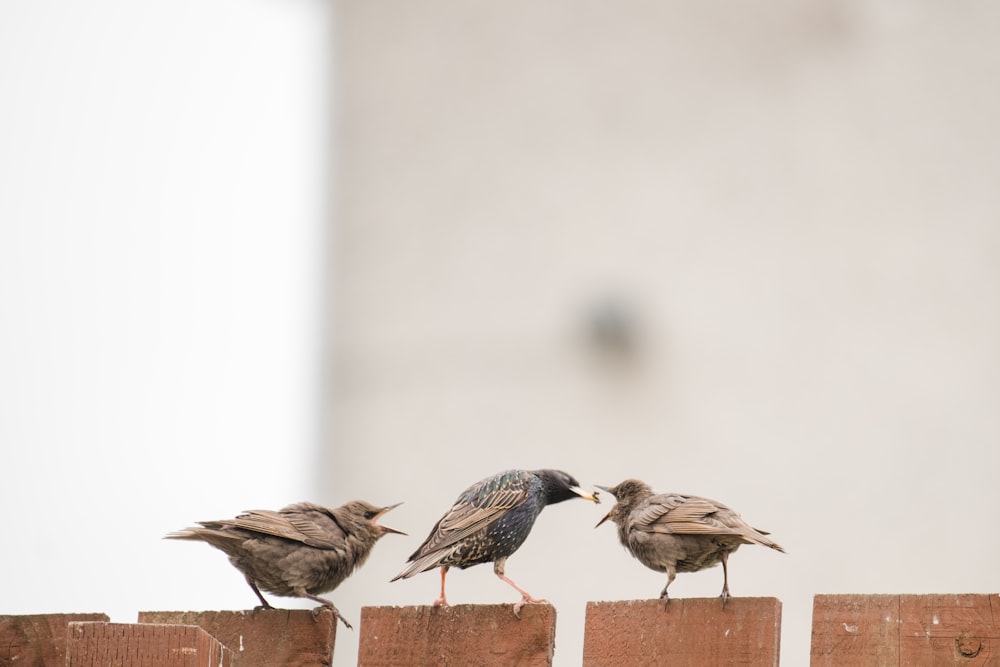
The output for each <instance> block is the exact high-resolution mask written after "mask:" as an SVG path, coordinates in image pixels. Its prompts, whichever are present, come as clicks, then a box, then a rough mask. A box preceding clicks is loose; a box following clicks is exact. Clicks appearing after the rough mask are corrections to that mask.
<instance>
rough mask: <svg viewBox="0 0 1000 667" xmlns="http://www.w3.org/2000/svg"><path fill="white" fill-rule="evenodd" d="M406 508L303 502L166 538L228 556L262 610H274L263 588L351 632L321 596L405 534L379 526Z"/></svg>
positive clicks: (203, 524)
mask: <svg viewBox="0 0 1000 667" xmlns="http://www.w3.org/2000/svg"><path fill="white" fill-rule="evenodd" d="M401 504H402V503H396V504H395V505H389V506H387V507H376V506H375V505H372V504H371V503H367V502H365V501H362V500H354V501H351V502H349V503H345V504H343V505H341V506H340V507H337V508H334V509H329V508H326V507H322V506H320V505H315V504H313V503H308V502H303V503H296V504H293V505H288V506H287V507H284V508H282V509H281V510H278V511H277V512H275V511H272V510H251V511H248V512H244V513H242V514H240V515H238V516H237V517H236V518H235V519H221V520H219V521H200V522H198V523H199V525H198V526H197V527H193V528H185V529H184V530H179V531H176V532H173V533H169V534H167V535H166V536H165V539H172V540H196V541H201V542H207V543H209V544H210V545H212V546H213V547H215V548H217V549H219V550H221V551H223V552H225V554H226V555H227V556H229V562H230V563H232V564H233V567H235V568H236V569H237V570H239V571H240V572H242V573H243V576H244V577H246V581H247V583H248V584H250V588H251V589H253V592H254V593H255V594H256V595H257V598H258V599H260V605H259V606H257V607H254V611H255V612H256V611H258V610H260V609H273V608H274V607H272V606H271V605H270V604H269V603H268V601H267V600H265V599H264V596H263V595H262V594H261V592H260V591H261V589H263V590H265V591H267V592H268V593H273V594H274V595H279V596H283V597H299V598H308V599H310V600H313V601H315V602H319V603H320V605H321V606H319V607H316V608H314V609H313V610H312V615H313V619H314V620H315V619H316V613H317V612H318V611H319V610H320V609H322V608H324V607H325V608H328V609H330V610H331V611H333V614H334V616H336V617H337V618H339V619H340V620H341V622H342V623H343V624H344V625H345V626H347V627H348V628H351V627H352V626H351V624H350V623H349V622H348V621H347V619H346V618H344V617H343V616H342V615H341V613H340V611H339V610H338V609H337V608H336V607H335V606H334V604H333V603H332V602H330V601H329V600H325V599H323V598H321V597H318V594H319V593H328V592H330V591H332V590H333V589H335V588H336V587H337V586H339V585H340V584H341V582H343V581H344V579H346V578H347V577H348V576H350V575H351V574H352V573H353V572H354V571H355V570H356V569H357V568H359V567H361V565H362V564H363V563H364V562H365V560H367V559H368V555H369V554H370V553H371V550H372V547H374V546H375V543H376V542H378V540H379V539H380V538H381V537H382V536H384V535H387V534H389V533H397V534H400V535H406V533H404V532H402V531H399V530H396V529H395V528H389V527H388V526H383V525H381V524H378V523H376V521H377V520H378V518H379V517H381V516H382V515H383V514H385V513H386V512H388V511H389V510H391V509H393V508H395V507H398V506H399V505H401Z"/></svg>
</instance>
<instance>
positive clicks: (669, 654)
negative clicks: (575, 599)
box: [583, 598, 781, 667]
mask: <svg viewBox="0 0 1000 667" xmlns="http://www.w3.org/2000/svg"><path fill="white" fill-rule="evenodd" d="M780 645H781V601H780V600H778V599H777V598H731V599H730V600H729V604H727V605H726V606H725V608H723V606H722V602H721V600H719V598H676V599H672V600H671V601H670V602H669V603H668V604H666V605H665V604H663V602H662V601H660V600H631V601H618V602H588V603H587V619H586V626H585V629H584V638H583V664H584V665H585V667H603V666H604V665H607V666H609V667H610V666H612V665H615V666H618V665H671V666H672V667H673V666H675V665H676V666H680V667H688V666H690V667H701V666H703V665H761V666H767V667H776V665H778V661H779V653H780Z"/></svg>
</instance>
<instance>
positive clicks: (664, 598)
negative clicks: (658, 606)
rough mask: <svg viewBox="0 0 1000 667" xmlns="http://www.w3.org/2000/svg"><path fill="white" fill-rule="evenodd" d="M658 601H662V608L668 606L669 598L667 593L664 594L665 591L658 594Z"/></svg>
mask: <svg viewBox="0 0 1000 667" xmlns="http://www.w3.org/2000/svg"><path fill="white" fill-rule="evenodd" d="M660 600H662V601H663V606H664V607H666V606H667V605H668V604H670V596H669V595H667V592H666V591H663V592H662V593H661V594H660Z"/></svg>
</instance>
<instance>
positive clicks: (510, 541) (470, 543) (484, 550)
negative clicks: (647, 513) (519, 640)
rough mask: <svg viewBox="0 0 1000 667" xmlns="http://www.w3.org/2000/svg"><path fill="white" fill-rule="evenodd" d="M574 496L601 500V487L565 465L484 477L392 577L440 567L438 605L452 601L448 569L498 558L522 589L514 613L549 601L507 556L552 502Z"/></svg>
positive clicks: (499, 568) (496, 564) (500, 568)
mask: <svg viewBox="0 0 1000 667" xmlns="http://www.w3.org/2000/svg"><path fill="white" fill-rule="evenodd" d="M570 498H583V499H585V500H590V501H592V502H595V503H597V502H600V501H599V500H598V498H597V493H596V492H593V491H590V492H588V491H584V490H583V489H581V488H580V483H579V482H577V481H576V479H574V478H573V477H572V476H571V475H569V474H567V473H565V472H563V471H561V470H506V471H504V472H501V473H497V474H496V475H493V476H491V477H487V478H486V479H483V480H480V481H478V482H476V483H475V484H473V485H472V486H470V487H469V488H467V489H466V490H465V491H463V492H462V493H461V494H459V496H458V499H457V500H456V501H455V504H454V506H453V507H452V508H451V509H450V510H448V511H447V512H446V513H445V515H444V516H443V517H441V519H440V520H439V521H438V522H437V523H436V524H435V525H434V528H432V529H431V533H430V535H428V536H427V539H426V540H424V543H423V544H421V545H420V547H419V548H418V549H417V550H416V551H415V552H413V554H412V555H411V556H410V558H409V561H408V563H409V565H408V566H407V567H406V568H405V569H404V570H403V571H402V572H400V573H399V574H397V575H396V576H395V577H393V579H392V581H396V580H397V579H408V578H410V577H412V576H414V575H415V574H418V573H420V572H425V571H427V570H430V569H433V568H435V567H440V568H441V596H440V597H438V599H437V600H435V601H434V604H435V605H436V606H448V600H447V598H446V597H445V592H444V584H445V577H446V575H447V574H448V568H450V567H452V566H455V567H458V568H461V569H463V570H464V569H465V568H467V567H471V566H473V565H478V564H480V563H493V572H494V574H496V575H497V577H499V578H500V579H501V580H502V581H503V582H505V583H507V584H509V585H511V586H513V587H514V589H515V590H517V592H518V593H520V594H521V599H520V601H518V602H517V603H516V604H515V605H514V615H515V616H519V615H520V611H521V607H522V606H524V605H525V604H526V603H540V602H545V600H540V599H536V598H534V597H532V596H531V595H530V594H529V593H528V592H527V591H526V590H524V589H523V588H521V587H520V586H518V585H517V584H515V583H514V582H513V581H512V580H511V579H509V578H508V577H507V576H506V575H505V574H504V570H505V566H506V563H507V558H508V557H509V556H510V555H511V554H513V553H514V552H515V551H517V550H518V549H519V548H520V547H521V545H522V544H524V541H525V539H527V537H528V533H530V532H531V528H532V526H533V525H534V524H535V519H537V518H538V515H539V514H540V513H541V511H542V510H543V509H544V508H545V506H546V505H552V504H555V503H561V502H563V501H564V500H569V499H570Z"/></svg>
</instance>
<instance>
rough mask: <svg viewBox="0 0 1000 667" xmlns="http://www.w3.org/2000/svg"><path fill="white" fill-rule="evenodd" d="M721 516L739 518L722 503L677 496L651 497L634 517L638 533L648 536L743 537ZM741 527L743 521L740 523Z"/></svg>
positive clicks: (670, 494)
mask: <svg viewBox="0 0 1000 667" xmlns="http://www.w3.org/2000/svg"><path fill="white" fill-rule="evenodd" d="M720 513H727V514H731V515H735V516H736V517H737V519H738V517H739V515H738V514H736V513H735V512H733V511H732V510H730V509H729V508H728V507H726V506H725V505H723V504H722V503H717V502H715V501H714V500H709V499H708V498H699V497H698V496H684V495H681V494H677V493H669V494H661V495H658V496H653V497H651V498H650V499H649V500H648V501H647V503H646V505H645V506H644V507H640V508H638V509H637V510H636V512H635V515H634V517H633V520H634V521H633V526H634V528H635V529H637V530H640V531H643V532H647V533H673V534H676V535H743V531H742V530H739V529H738V528H737V527H734V526H731V525H727V522H725V521H723V520H722V518H723V517H720ZM739 522H740V523H742V520H739Z"/></svg>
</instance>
